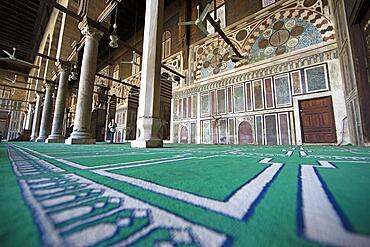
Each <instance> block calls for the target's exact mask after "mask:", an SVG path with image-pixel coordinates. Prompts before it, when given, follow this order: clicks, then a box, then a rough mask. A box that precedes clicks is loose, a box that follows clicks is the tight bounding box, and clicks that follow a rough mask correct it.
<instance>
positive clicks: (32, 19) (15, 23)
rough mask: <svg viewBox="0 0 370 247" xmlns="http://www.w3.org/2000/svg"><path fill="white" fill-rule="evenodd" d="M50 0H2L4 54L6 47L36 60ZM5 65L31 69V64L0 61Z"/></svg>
mask: <svg viewBox="0 0 370 247" xmlns="http://www.w3.org/2000/svg"><path fill="white" fill-rule="evenodd" d="M45 3H46V0H0V6H1V7H0V50H1V51H0V57H6V54H5V53H4V52H3V51H2V50H7V51H9V52H10V53H12V48H13V47H15V48H17V52H16V54H15V57H16V58H18V59H22V60H26V61H28V62H31V63H33V61H34V58H35V57H34V55H33V54H34V53H35V52H36V51H37V48H38V46H39V44H40V41H41V39H42V35H43V32H44V30H45V27H46V25H47V22H48V20H49V18H50V14H51V11H52V9H51V8H50V7H48V6H47V5H46V4H45ZM0 68H1V69H9V70H17V71H19V72H23V73H29V70H30V68H26V67H24V66H21V67H20V66H18V65H14V64H10V63H6V62H0Z"/></svg>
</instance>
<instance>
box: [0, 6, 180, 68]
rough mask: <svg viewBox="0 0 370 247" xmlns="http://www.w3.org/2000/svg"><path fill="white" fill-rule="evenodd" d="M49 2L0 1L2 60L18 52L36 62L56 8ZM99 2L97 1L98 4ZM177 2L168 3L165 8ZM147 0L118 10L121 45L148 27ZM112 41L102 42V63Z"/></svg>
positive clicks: (19, 57) (13, 66)
mask: <svg viewBox="0 0 370 247" xmlns="http://www.w3.org/2000/svg"><path fill="white" fill-rule="evenodd" d="M48 1H49V0H0V6H1V7H0V57H6V54H5V53H3V52H2V50H7V51H8V52H10V53H12V48H13V47H15V48H17V52H16V54H15V57H16V58H18V59H21V60H25V61H28V62H31V63H33V62H34V58H35V56H34V54H35V52H37V49H38V47H39V44H40V42H41V39H42V36H43V33H44V30H45V27H46V25H47V22H48V20H49V18H50V15H51V11H52V8H51V7H50V6H49V5H47V4H46V3H47V2H48ZM94 1H95V0H94ZM174 1H175V0H165V6H168V5H169V4H170V3H172V2H174ZM145 3H146V0H124V1H121V2H120V4H119V7H118V14H117V24H118V28H117V34H118V36H119V39H120V40H121V41H127V40H129V39H130V37H131V36H132V35H133V34H134V33H135V31H137V30H140V29H142V28H143V26H144V22H145ZM114 21H115V10H114V11H113V13H112V18H111V24H112V25H111V27H110V31H113V28H112V26H113V23H114ZM108 43H109V38H108V35H105V37H103V38H102V39H101V40H100V45H99V58H98V60H99V62H98V63H107V61H108V60H109V54H110V50H109V45H108ZM0 69H7V70H15V71H19V72H22V73H25V74H28V73H29V71H30V68H27V67H23V66H22V67H20V66H17V65H14V64H10V63H7V62H3V61H0Z"/></svg>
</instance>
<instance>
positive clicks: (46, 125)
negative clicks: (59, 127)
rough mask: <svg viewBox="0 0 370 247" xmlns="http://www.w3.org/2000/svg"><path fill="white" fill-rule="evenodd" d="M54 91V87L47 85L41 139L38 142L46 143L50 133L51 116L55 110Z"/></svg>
mask: <svg viewBox="0 0 370 247" xmlns="http://www.w3.org/2000/svg"><path fill="white" fill-rule="evenodd" d="M53 89H54V85H52V84H51V83H45V99H44V107H43V108H42V116H41V124H40V133H39V137H37V139H36V142H45V139H46V138H47V137H48V135H49V133H50V127H51V114H52V110H53V109H52V108H53Z"/></svg>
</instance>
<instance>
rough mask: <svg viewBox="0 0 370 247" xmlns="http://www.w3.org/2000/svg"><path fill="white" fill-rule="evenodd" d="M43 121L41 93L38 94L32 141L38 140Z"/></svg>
mask: <svg viewBox="0 0 370 247" xmlns="http://www.w3.org/2000/svg"><path fill="white" fill-rule="evenodd" d="M40 121H41V95H40V94H36V105H35V113H34V114H33V121H32V133H31V141H36V139H37V137H38V136H39V130H40Z"/></svg>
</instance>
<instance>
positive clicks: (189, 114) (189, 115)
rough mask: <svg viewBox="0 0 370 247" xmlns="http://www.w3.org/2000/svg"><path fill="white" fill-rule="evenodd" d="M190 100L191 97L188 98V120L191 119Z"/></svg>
mask: <svg viewBox="0 0 370 247" xmlns="http://www.w3.org/2000/svg"><path fill="white" fill-rule="evenodd" d="M191 110H192V100H191V96H189V97H188V118H191Z"/></svg>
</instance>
